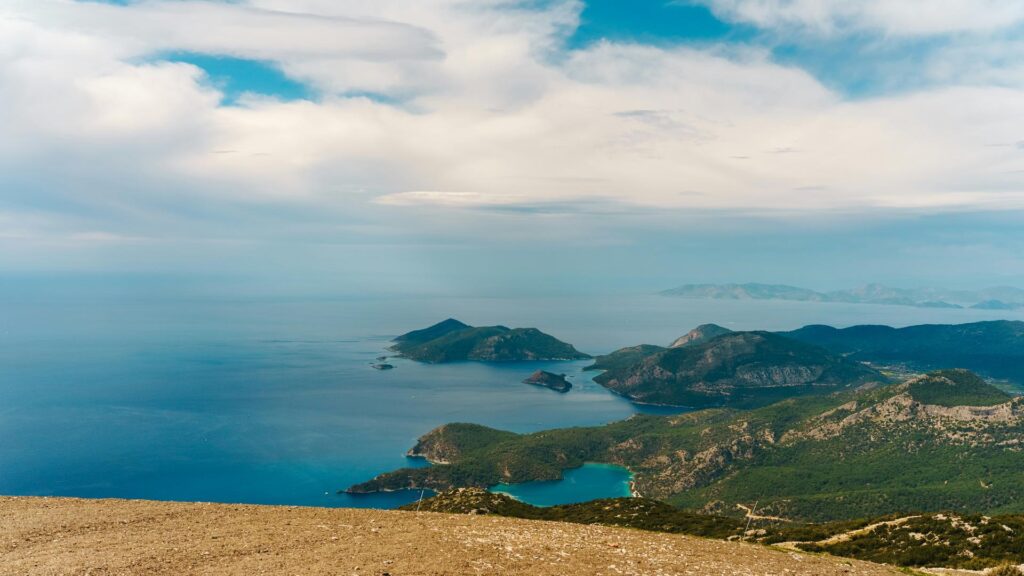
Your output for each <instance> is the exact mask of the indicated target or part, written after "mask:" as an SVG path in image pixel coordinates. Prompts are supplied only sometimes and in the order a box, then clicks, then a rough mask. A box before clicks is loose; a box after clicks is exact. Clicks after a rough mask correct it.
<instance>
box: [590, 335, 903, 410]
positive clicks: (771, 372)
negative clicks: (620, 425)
mask: <svg viewBox="0 0 1024 576" xmlns="http://www.w3.org/2000/svg"><path fill="white" fill-rule="evenodd" d="M702 328H704V327H702ZM722 330H724V329H722ZM714 331H715V330H714V329H703V330H702V329H701V328H698V330H697V331H695V332H696V333H693V332H692V333H691V334H693V337H692V338H690V339H689V340H688V341H686V342H683V343H682V344H681V345H679V346H677V347H674V348H668V349H663V348H656V349H654V350H653V351H650V352H649V353H647V354H644V353H643V351H642V350H638V349H637V348H632V349H629V350H630V351H629V352H623V351H620V352H616V353H613V354H611V355H609V356H607V357H604V356H602V357H599V358H598V359H597V362H596V363H595V365H594V367H595V368H604V369H606V372H605V373H603V374H601V375H599V376H597V377H596V378H595V379H594V380H595V381H596V382H598V383H600V384H601V385H603V386H605V387H607V388H609V389H611V390H613V391H615V392H618V393H619V394H622V395H624V396H626V397H628V398H630V399H632V400H635V401H638V402H647V403H654V404H675V405H684V406H685V405H689V406H706V405H735V406H749V405H758V404H766V403H770V402H771V401H775V400H781V399H783V398H786V397H791V396H800V395H805V394H812V393H821V392H828V391H835V390H840V389H843V388H850V387H855V386H858V385H861V384H864V383H865V382H869V381H880V382H883V381H885V377H883V376H882V375H881V374H879V373H878V372H876V371H874V370H872V369H871V368H868V367H867V366H864V365H862V364H859V363H855V362H850V361H847V360H845V359H843V358H841V357H838V356H835V355H833V354H830V353H829V352H827V351H826V350H824V349H821V348H818V347H815V346H810V345H807V344H804V343H801V342H797V341H794V340H790V339H787V338H784V337H781V336H778V335H775V334H771V333H768V332H729V331H727V332H725V333H723V334H720V335H718V336H715V337H711V338H710V339H707V340H703V341H701V338H703V337H704V336H707V335H708V334H710V333H712V332H714ZM689 336H690V335H687V336H684V337H683V338H682V339H680V340H684V339H686V338H687V337H689ZM677 342H679V341H678V340H677Z"/></svg>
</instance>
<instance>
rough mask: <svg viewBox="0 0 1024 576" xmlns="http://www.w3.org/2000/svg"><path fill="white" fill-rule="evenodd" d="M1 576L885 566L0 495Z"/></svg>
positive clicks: (406, 517) (437, 525)
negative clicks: (3, 496)
mask: <svg viewBox="0 0 1024 576" xmlns="http://www.w3.org/2000/svg"><path fill="white" fill-rule="evenodd" d="M0 574H3V575H5V576H6V575H18V576H32V575H83V576H84V575H86V574H88V575H90V576H109V575H115V574H116V575H134V574H140V575H143V574H144V575H147V576H148V575H161V574H167V575H175V576H179V575H185V574H203V575H207V574H208V575H214V574H216V575H221V574H232V575H235V574H237V575H245V576H249V575H257V574H274V575H276V574H281V575H289V576H292V575H297V574H301V575H320V574H323V575H327V574H329V575H332V576H334V575H359V576H381V575H383V574H390V575H391V576H411V575H442V574H443V575H449V574H450V575H463V574H467V575H471V574H487V575H492V574H509V575H511V574H517V575H518V574H543V575H552V576H555V575H557V576H566V575H575V574H579V575H584V574H585V575H591V574H595V575H596V574H606V575H614V576H622V575H630V574H633V575H643V576H657V575H669V574H693V575H700V576H710V575H716V574H721V575H761V574H779V575H783V574H785V575H800V574H806V575H815V576H828V575H833V574H843V575H852V574H857V575H865V576H866V575H876V574H877V575H882V574H885V575H892V574H898V572H897V571H895V570H893V569H891V568H889V567H885V566H879V565H876V564H868V563H864V562H856V561H850V560H845V559H839V558H831V557H817V556H811V555H807V554H801V553H796V552H787V551H778V550H771V549H768V548H764V547H760V546H754V545H747V544H738V543H729V542H720V541H713V540H702V539H698V538H690V537H685V536H676V535H669V534H655V533H649V532H641V531H635V530H625V529H618V528H607V527H598V526H583V525H576V524H561V523H554V522H534V521H526V520H515V519H510V518H497V517H488V516H471V515H453V516H452V515H445V514H433V513H414V512H382V511H367V510H347V509H322V508H289V507H271V506H236V505H223V504H188V503H167V502H148V501H125V500H78V499H66V498H0Z"/></svg>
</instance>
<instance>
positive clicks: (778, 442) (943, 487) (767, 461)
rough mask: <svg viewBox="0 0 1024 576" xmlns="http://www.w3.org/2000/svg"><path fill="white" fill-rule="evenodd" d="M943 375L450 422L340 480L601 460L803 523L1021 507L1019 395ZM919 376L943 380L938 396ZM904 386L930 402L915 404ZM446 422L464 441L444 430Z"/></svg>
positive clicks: (1023, 475)
mask: <svg viewBox="0 0 1024 576" xmlns="http://www.w3.org/2000/svg"><path fill="white" fill-rule="evenodd" d="M943 374H944V373H938V374H932V375H929V376H927V377H924V378H923V379H918V380H914V381H911V382H908V383H904V384H898V385H892V386H884V387H878V388H873V389H867V390H863V389H862V390H854V391H844V392H840V393H835V394H830V395H819V396H810V397H804V398H796V399H790V400H786V401H783V402H779V403H776V404H773V405H770V406H766V407H763V408H758V409H754V410H749V411H737V410H725V409H709V410H701V411H698V412H692V413H687V414H683V415H679V416H635V417H632V418H630V419H628V420H625V421H621V422H615V423H612V424H608V425H606V426H600V427H592V428H569V429H559V430H549V431H544V432H538V433H534V434H509V433H502V434H499V433H496V432H490V429H483V431H487V432H486V433H484V432H483V431H482V430H481V429H479V428H476V429H473V430H474V432H473V433H472V434H470V433H469V430H470V429H469V428H465V427H466V426H467V425H458V424H453V425H449V426H447V427H444V428H442V429H438V430H435V431H434V432H431V433H429V434H427V435H426V436H424V437H423V438H422V439H421V440H420V442H419V443H418V444H417V453H418V454H420V455H423V456H425V457H428V458H431V459H433V460H445V461H448V462H451V464H448V465H440V466H432V467H429V468H419V469H403V470H398V471H395V472H391V473H387V474H383V475H381V476H379V477H377V478H375V479H373V480H371V481H369V482H366V483H363V484H360V485H357V486H353V487H352V488H351V489H350V490H351V491H353V492H372V491H377V490H385V489H400V488H415V487H427V488H432V489H436V490H446V489H449V488H453V487H459V486H476V487H487V486H491V485H493V484H497V483H499V482H525V481H530V480H551V479H558V478H561V475H562V471H563V470H565V469H569V468H575V467H578V466H581V465H582V464H583V463H584V462H607V463H612V464H618V465H622V466H626V467H628V468H629V469H630V470H632V471H633V472H634V474H635V477H634V481H635V486H636V489H637V490H638V491H639V493H640V494H642V495H644V496H646V497H650V498H655V499H659V500H663V501H667V502H669V503H671V504H674V505H676V506H679V507H681V508H684V509H688V510H693V511H702V512H705V513H714V514H719V515H726V516H728V515H736V514H740V513H741V512H740V508H738V505H748V506H749V505H751V504H752V503H753V502H755V501H759V502H760V503H761V505H760V507H759V509H760V510H761V511H762V512H763V513H764V514H766V515H777V516H781V517H785V518H788V519H792V520H807V521H811V520H813V521H824V520H835V519H852V518H860V517H866V516H882V515H886V514H892V513H910V512H916V511H935V510H952V511H963V512H972V513H990V514H994V513H1020V512H1024V454H1022V453H1021V446H1022V444H1021V443H1022V440H1024V401H1022V399H1020V398H1014V399H1012V400H1008V401H1006V402H1004V403H1002V404H998V405H995V406H987V407H979V406H971V405H963V406H961V405H957V406H950V404H951V402H952V400H953V399H955V398H964V397H969V398H971V399H976V398H980V397H983V396H986V395H987V396H988V397H990V398H996V397H997V396H996V395H997V394H1000V392H999V391H998V390H996V389H995V388H992V387H988V388H987V389H986V388H985V386H987V385H985V384H984V383H982V384H981V385H980V386H979V385H978V383H977V382H975V381H974V380H973V378H970V377H966V376H965V377H958V378H955V379H950V378H948V375H943ZM929 379H943V380H946V381H948V382H950V383H952V384H951V385H950V384H947V383H944V384H943V385H944V386H947V388H944V389H941V392H936V391H935V390H934V389H933V388H934V386H933V385H932V384H930V383H929ZM915 389H916V390H918V391H921V390H927V391H928V392H927V393H928V394H929V395H930V396H926V398H927V399H928V400H929V401H932V402H936V403H935V404H926V403H922V402H920V401H918V400H916V399H915V398H914V397H913V395H912V394H913V393H912V391H913V390H915ZM972 402H974V400H972ZM453 429H454V430H459V429H462V430H463V431H464V432H465V434H463V435H462V436H465V437H469V436H472V437H473V441H472V442H468V441H465V442H460V441H458V440H454V439H456V438H458V437H459V436H458V435H455V434H453ZM441 454H443V456H444V457H437V456H439V455H441Z"/></svg>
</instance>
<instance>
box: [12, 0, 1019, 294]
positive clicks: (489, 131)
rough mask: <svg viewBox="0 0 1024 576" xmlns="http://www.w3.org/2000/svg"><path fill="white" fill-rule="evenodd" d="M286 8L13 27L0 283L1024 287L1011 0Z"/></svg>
mask: <svg viewBox="0 0 1024 576" xmlns="http://www.w3.org/2000/svg"><path fill="white" fill-rule="evenodd" d="M299 6H300V5H295V6H294V7H291V8H290V9H291V10H292V11H291V12H282V11H281V7H280V3H275V2H273V1H270V0H238V1H235V2H213V1H209V2H202V1H196V2H187V3H182V2H175V1H173V0H151V1H148V2H138V3H136V2H120V1H107V2H98V1H91V2H86V1H81V2H73V3H69V2H64V1H61V0H38V1H29V0H15V1H14V2H12V3H10V4H9V5H6V6H4V7H0V53H3V54H9V55H12V56H11V57H10V58H7V59H5V60H0V94H2V96H0V99H2V101H0V104H2V105H3V110H4V111H5V113H6V115H7V118H8V126H9V129H8V130H5V132H4V134H0V153H2V155H0V190H2V192H0V224H2V226H3V230H4V231H5V232H4V233H3V234H4V235H3V237H4V238H5V242H4V243H3V245H2V246H0V277H15V276H18V277H21V276H24V275H29V276H31V275H33V274H40V275H44V276H46V275H53V274H57V275H67V274H71V275H74V274H82V275H88V276H89V277H97V276H102V275H103V274H110V275H112V276H111V277H116V278H122V279H123V278H124V277H125V275H132V274H137V275H141V276H155V277H175V278H177V277H185V276H189V275H195V276H196V277H200V276H202V277H205V276H208V275H211V274H213V275H214V276H216V277H234V278H240V279H248V280H246V282H249V283H256V284H259V283H264V282H265V283H268V284H274V283H277V284H280V285H281V286H285V285H287V286H302V287H303V290H312V291H318V290H322V289H331V290H339V291H343V292H344V291H348V292H359V291H372V290H384V289H388V290H390V289H393V288H394V287H395V286H404V287H406V289H407V290H411V291H416V290H425V291H431V292H444V291H446V290H451V291H455V290H461V291H467V290H469V291H470V292H474V291H475V292H479V293H489V292H497V291H504V292H510V291H511V292H515V291H522V290H537V289H540V290H552V291H563V292H564V291H572V290H576V289H581V288H579V286H578V284H579V283H581V282H582V283H586V284H587V285H588V286H590V287H593V286H602V287H604V288H606V289H609V290H611V289H615V290H645V289H650V290H655V289H660V288H662V287H664V286H665V285H672V284H676V283H679V282H683V281H748V280H753V281H771V282H785V283H794V284H805V285H809V286H812V287H816V288H822V289H827V288H839V287H843V286H847V285H851V284H859V283H866V282H874V281H881V282H888V283H892V284H901V285H923V284H935V285H957V286H964V287H969V286H970V285H987V284H1008V283H1009V284H1012V283H1016V284H1022V285H1024V260H1022V256H1020V254H1024V239H1022V238H1021V234H1020V233H1019V230H1021V226H1020V225H1021V224H1022V223H1024V218H1022V217H1021V215H1022V211H1024V153H1022V152H1021V150H1024V148H1022V147H1021V146H1020V142H1021V141H1024V66H1022V65H1021V64H1020V62H1024V42H1021V41H1020V40H1019V38H1021V37H1024V35H1022V34H1021V32H1024V6H1022V5H1020V3H1017V2H1011V1H1004V0H976V1H968V0H950V1H949V2H946V3H944V4H943V6H942V7H941V9H935V8H934V6H929V5H928V2H926V1H925V0H865V1H864V2H858V3H849V2H842V1H838V0H836V1H830V0H822V1H818V2H812V1H809V0H691V1H678V2H664V1H660V0H644V1H638V2H629V3H626V2H614V1H609V0H591V1H588V2H583V1H578V0H543V1H528V2H503V3H480V4H473V5H470V4H467V3H464V2H458V1H455V0H429V1H422V2H412V1H410V2H409V3H408V4H403V3H402V2H401V1H399V0H396V1H395V2H389V3H383V4H379V5H378V4H376V3H349V2H317V1H310V2H306V3H303V4H301V9H300V8H299ZM926 8H927V9H926ZM545 256H547V257H550V258H551V259H553V260H555V261H557V262H559V265H558V266H556V267H555V270H552V269H551V268H550V267H544V266H540V267H539V266H537V265H536V262H537V261H538V260H539V259H543V258H544V257H545ZM609 268H611V269H614V270H621V271H622V272H623V274H620V275H616V276H615V278H609V277H608V274H607V270H608V269H609ZM46 277H50V276H46ZM282 277H287V278H288V280H287V282H285V281H282V280H281V278H282ZM253 278H258V279H260V280H256V281H254V280H252V279H253Z"/></svg>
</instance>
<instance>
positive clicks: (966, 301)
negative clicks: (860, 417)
mask: <svg viewBox="0 0 1024 576" xmlns="http://www.w3.org/2000/svg"><path fill="white" fill-rule="evenodd" d="M660 294H661V295H662V296H670V297H675V298H694V299H710V300H789V301H798V302H846V303H854V304H888V305H896V306H916V307H919V308H975V309H979V310H1016V309H1019V308H1024V290H1022V289H1020V288H1013V287H1009V286H1002V287H995V288H985V289H982V290H942V289H936V288H916V289H907V288H893V287H890V286H885V285H882V284H868V285H865V286H862V287H860V288H852V289H847V290H836V291H832V292H818V291H815V290H810V289H808V288H799V287H796V286H787V285H783V284H759V283H756V282H750V283H746V284H685V285H683V286H678V287H676V288H672V289H670V290H665V291H663V292H660Z"/></svg>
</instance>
